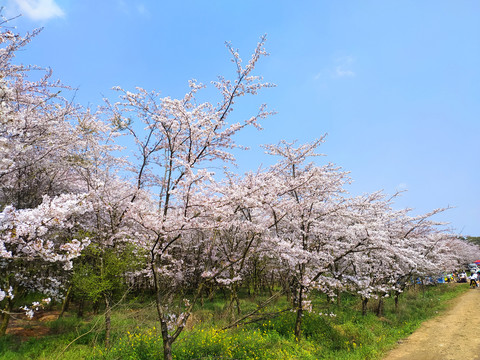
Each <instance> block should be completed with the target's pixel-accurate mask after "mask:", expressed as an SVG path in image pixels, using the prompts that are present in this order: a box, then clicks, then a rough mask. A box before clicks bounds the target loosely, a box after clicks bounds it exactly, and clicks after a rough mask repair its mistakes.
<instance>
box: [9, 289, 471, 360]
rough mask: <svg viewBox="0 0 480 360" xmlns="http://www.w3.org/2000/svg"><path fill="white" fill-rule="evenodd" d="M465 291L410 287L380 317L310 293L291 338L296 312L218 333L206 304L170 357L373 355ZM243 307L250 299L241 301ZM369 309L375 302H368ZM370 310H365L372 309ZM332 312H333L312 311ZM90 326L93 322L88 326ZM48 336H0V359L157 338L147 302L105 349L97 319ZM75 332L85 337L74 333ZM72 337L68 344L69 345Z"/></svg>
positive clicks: (127, 311) (112, 354) (143, 359)
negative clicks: (308, 308)
mask: <svg viewBox="0 0 480 360" xmlns="http://www.w3.org/2000/svg"><path fill="white" fill-rule="evenodd" d="M466 290H468V285H465V284H462V285H456V284H454V285H440V286H435V287H429V288H427V289H426V291H425V292H423V291H420V290H418V289H416V290H410V291H409V292H407V293H405V294H403V295H402V297H401V298H400V303H399V308H398V312H395V308H394V302H393V299H389V298H387V299H385V300H386V301H385V311H384V316H383V317H381V318H379V317H377V316H376V315H375V314H373V312H372V311H369V312H368V314H367V315H366V316H362V315H361V304H360V302H359V299H358V298H356V297H354V296H351V295H346V294H345V295H343V296H342V303H341V304H340V305H337V304H334V303H331V302H328V301H327V299H326V298H325V296H324V295H318V296H316V297H314V298H313V300H314V301H313V303H314V310H315V312H316V313H306V314H305V316H304V318H303V338H302V339H301V340H300V341H298V342H297V341H296V339H295V337H294V334H293V328H294V322H295V314H294V313H291V312H285V313H283V314H282V315H280V316H277V317H275V318H270V319H269V318H266V319H264V320H263V321H260V322H257V323H252V324H249V325H246V326H244V327H237V328H234V329H230V330H227V331H222V330H220V329H221V327H222V326H223V325H225V324H226V323H227V321H228V317H227V316H226V315H225V310H226V305H225V301H224V300H223V299H220V298H215V299H213V300H212V301H206V302H205V303H204V306H203V307H202V308H201V309H200V308H199V309H197V310H196V311H195V313H194V314H193V316H192V319H193V321H191V322H190V323H189V325H188V329H187V330H186V331H184V332H183V333H182V334H181V335H180V337H179V339H178V340H177V341H176V342H175V343H174V345H173V352H174V358H175V359H178V360H187V359H188V360H191V359H205V360H207V359H210V360H214V359H216V360H219V359H223V360H226V359H302V360H309V359H312V360H313V359H332V360H333V359H349V360H350V359H359V360H360V359H380V358H381V357H382V355H383V354H384V353H385V352H386V351H387V350H388V349H390V348H391V347H392V346H393V345H394V344H395V343H396V342H397V341H398V340H400V339H402V338H404V337H406V336H408V335H409V334H411V333H412V332H413V331H414V330H415V329H417V328H418V326H419V325H420V324H421V323H422V322H423V321H425V320H426V319H428V318H431V317H433V316H435V315H436V314H437V313H439V312H441V311H442V310H443V309H445V308H446V306H447V304H448V300H450V299H452V298H454V297H456V296H458V295H459V294H460V293H462V292H464V291H466ZM241 305H242V309H243V310H244V311H248V309H252V308H254V306H255V303H254V302H252V301H249V300H248V299H243V300H242V304H241ZM285 305H286V299H280V300H279V301H277V303H275V304H273V305H272V307H271V308H270V309H267V310H268V311H269V312H270V311H274V310H280V309H282V308H284V307H285ZM370 305H371V306H372V309H373V306H374V305H375V304H374V301H373V300H372V304H370ZM372 309H371V310H372ZM319 312H322V313H328V314H330V313H334V314H335V315H336V316H334V317H331V316H325V315H320V314H318V313H319ZM94 324H96V325H95V326H94ZM48 326H49V328H50V331H49V334H48V335H46V336H43V337H40V338H38V339H30V340H27V341H25V340H22V339H20V338H16V337H14V336H6V337H4V338H2V339H0V360H7V359H9V360H10V359H12V360H13V359H15V360H17V359H20V360H22V359H56V358H59V359H92V360H93V359H105V360H112V359H131V360H137V359H139V360H149V359H158V358H159V354H161V353H162V341H161V337H160V333H159V330H158V329H157V327H156V326H158V324H157V323H156V319H155V311H154V309H153V308H152V307H151V306H149V305H146V304H143V305H141V306H140V305H139V304H138V303H135V304H129V305H128V306H126V307H125V308H123V309H121V310H118V311H116V312H114V314H113V317H112V329H113V333H112V344H113V345H112V347H111V348H110V349H108V350H107V349H105V348H104V344H103V342H104V331H103V319H102V318H101V317H98V316H97V317H90V318H87V319H85V320H82V319H78V318H76V317H75V316H69V317H66V318H63V319H60V320H57V321H53V322H50V323H48ZM82 334H86V335H83V336H81V335H82ZM75 339H77V340H76V341H75V342H73V343H72V344H71V345H70V346H68V348H66V347H67V345H68V344H69V343H71V342H72V341H73V340H75Z"/></svg>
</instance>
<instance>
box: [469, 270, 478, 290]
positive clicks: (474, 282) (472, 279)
mask: <svg viewBox="0 0 480 360" xmlns="http://www.w3.org/2000/svg"><path fill="white" fill-rule="evenodd" d="M477 279H478V275H477V273H476V272H474V273H473V274H472V275H471V276H470V286H472V285H473V286H475V287H477V286H478V285H477Z"/></svg>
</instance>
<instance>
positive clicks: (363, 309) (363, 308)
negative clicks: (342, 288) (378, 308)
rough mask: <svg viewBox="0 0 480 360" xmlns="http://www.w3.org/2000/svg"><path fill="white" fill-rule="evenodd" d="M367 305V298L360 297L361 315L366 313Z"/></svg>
mask: <svg viewBox="0 0 480 360" xmlns="http://www.w3.org/2000/svg"><path fill="white" fill-rule="evenodd" d="M367 305H368V298H363V299H362V315H363V316H365V315H367Z"/></svg>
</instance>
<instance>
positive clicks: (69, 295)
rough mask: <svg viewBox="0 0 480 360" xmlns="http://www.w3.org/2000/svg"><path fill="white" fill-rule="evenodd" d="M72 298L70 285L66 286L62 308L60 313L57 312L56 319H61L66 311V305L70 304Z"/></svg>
mask: <svg viewBox="0 0 480 360" xmlns="http://www.w3.org/2000/svg"><path fill="white" fill-rule="evenodd" d="M71 298H72V285H70V286H69V287H68V290H67V295H65V299H63V303H62V310H61V311H60V314H58V319H61V318H62V317H63V315H64V314H65V312H66V311H68V306H69V305H70V300H71Z"/></svg>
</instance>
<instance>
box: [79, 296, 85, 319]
mask: <svg viewBox="0 0 480 360" xmlns="http://www.w3.org/2000/svg"><path fill="white" fill-rule="evenodd" d="M84 307H85V299H80V300H79V301H78V308H77V317H79V318H83V309H84Z"/></svg>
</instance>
